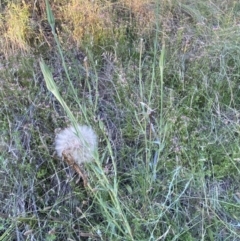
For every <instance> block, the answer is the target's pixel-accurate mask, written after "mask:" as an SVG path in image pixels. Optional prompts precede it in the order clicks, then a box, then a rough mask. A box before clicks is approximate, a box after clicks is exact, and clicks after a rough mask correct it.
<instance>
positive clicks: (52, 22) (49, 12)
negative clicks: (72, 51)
mask: <svg viewBox="0 0 240 241" xmlns="http://www.w3.org/2000/svg"><path fill="white" fill-rule="evenodd" d="M45 2H46V10H47V19H48V22H49V24H50V26H51V29H52V34H53V37H54V40H55V42H56V44H57V48H58V52H59V54H60V57H61V61H62V66H63V68H64V71H65V73H66V76H67V79H68V82H69V84H70V87H71V89H72V92H73V94H74V97H75V100H78V96H77V92H76V89H75V88H74V86H73V84H72V81H71V79H70V76H69V72H68V68H67V65H66V62H65V59H64V56H63V52H62V49H61V45H60V42H59V40H58V37H57V34H56V31H55V18H54V15H53V12H52V9H51V7H50V4H49V1H48V0H45ZM78 104H79V107H80V109H81V111H82V113H83V115H84V118H85V120H87V117H86V111H85V110H84V109H83V106H82V105H81V104H80V103H78Z"/></svg>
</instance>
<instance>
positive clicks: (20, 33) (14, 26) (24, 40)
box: [1, 2, 32, 53]
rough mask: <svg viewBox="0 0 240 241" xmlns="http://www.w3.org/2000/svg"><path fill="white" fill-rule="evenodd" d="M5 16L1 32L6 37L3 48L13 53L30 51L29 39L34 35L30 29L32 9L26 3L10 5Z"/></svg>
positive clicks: (5, 11)
mask: <svg viewBox="0 0 240 241" xmlns="http://www.w3.org/2000/svg"><path fill="white" fill-rule="evenodd" d="M2 16H4V21H5V23H4V25H3V24H2V28H1V32H2V35H3V36H4V39H2V41H4V42H2V43H1V46H2V49H4V51H11V52H12V53H15V52H17V51H18V50H20V51H24V52H27V51H29V49H30V48H29V39H30V36H31V34H32V29H31V27H30V22H29V19H30V9H29V5H28V4H27V3H25V2H23V3H22V4H19V3H9V4H8V5H7V7H6V9H5V10H4V13H3V14H2Z"/></svg>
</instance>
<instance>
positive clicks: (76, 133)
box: [55, 125, 97, 165]
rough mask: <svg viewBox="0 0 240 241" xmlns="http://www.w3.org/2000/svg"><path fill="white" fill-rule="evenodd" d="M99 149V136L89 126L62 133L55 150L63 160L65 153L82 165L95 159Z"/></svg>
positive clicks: (56, 142) (71, 128)
mask: <svg viewBox="0 0 240 241" xmlns="http://www.w3.org/2000/svg"><path fill="white" fill-rule="evenodd" d="M96 148H97V135H96V134H95V132H94V131H93V129H92V128H91V127H89V126H80V125H78V126H77V130H76V129H75V128H74V127H73V126H71V127H68V128H66V129H64V130H62V131H60V132H59V133H58V134H57V136H56V138H55V149H56V152H57V155H58V156H59V157H60V158H61V157H62V155H63V152H64V153H65V154H68V155H70V156H71V157H72V158H73V160H74V161H75V162H76V163H77V164H78V165H80V164H81V163H84V162H90V161H92V160H93V158H94V151H95V150H96Z"/></svg>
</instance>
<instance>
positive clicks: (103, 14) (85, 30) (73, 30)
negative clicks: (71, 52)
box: [59, 0, 110, 45]
mask: <svg viewBox="0 0 240 241" xmlns="http://www.w3.org/2000/svg"><path fill="white" fill-rule="evenodd" d="M107 6H108V1H105V3H103V1H88V0H70V1H68V3H67V4H66V5H65V6H62V7H61V8H60V13H59V14H60V15H61V16H62V17H63V22H64V24H63V25H62V27H63V28H64V31H65V32H66V33H68V36H69V37H71V38H73V40H74V41H75V42H76V43H77V44H78V45H80V44H81V42H82V40H83V39H84V38H87V39H89V37H91V41H92V42H93V43H96V42H98V40H99V38H102V37H104V36H107V32H108V29H109V28H108V27H109V26H108V22H109V21H108V20H109V19H110V16H109V13H108V11H107V10H106V9H107Z"/></svg>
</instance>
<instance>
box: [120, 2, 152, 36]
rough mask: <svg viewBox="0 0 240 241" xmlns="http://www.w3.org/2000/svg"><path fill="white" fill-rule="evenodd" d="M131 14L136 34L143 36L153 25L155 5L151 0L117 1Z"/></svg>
mask: <svg viewBox="0 0 240 241" xmlns="http://www.w3.org/2000/svg"><path fill="white" fill-rule="evenodd" d="M119 3H121V4H122V5H124V6H125V8H127V9H128V10H130V12H131V13H132V15H133V16H132V17H133V18H134V22H135V24H136V28H137V32H138V34H139V35H140V36H141V35H144V34H146V33H148V32H149V31H151V29H152V26H153V24H154V23H155V19H156V13H155V10H154V9H155V3H154V1H152V0H119Z"/></svg>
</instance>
